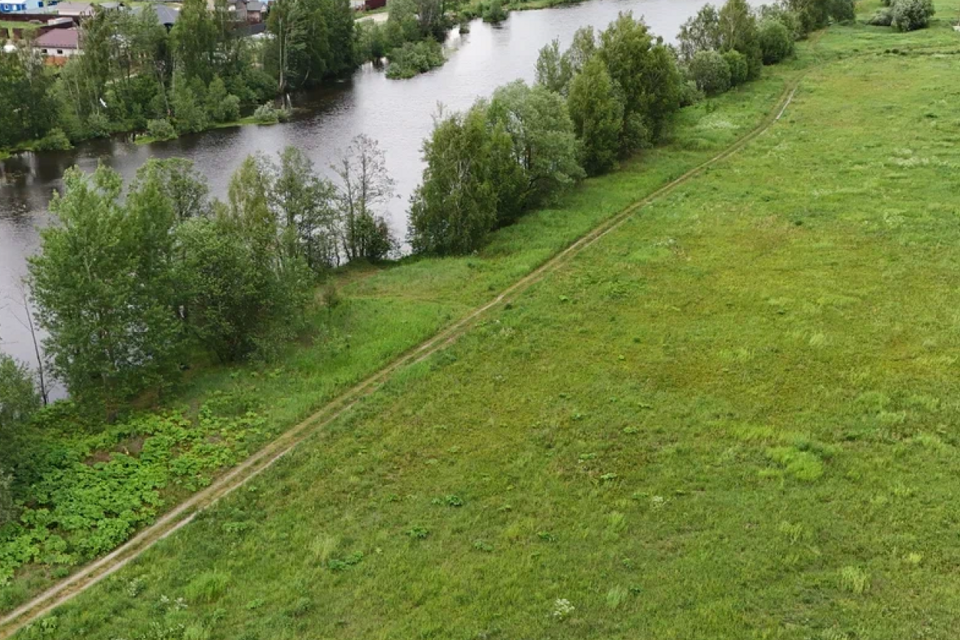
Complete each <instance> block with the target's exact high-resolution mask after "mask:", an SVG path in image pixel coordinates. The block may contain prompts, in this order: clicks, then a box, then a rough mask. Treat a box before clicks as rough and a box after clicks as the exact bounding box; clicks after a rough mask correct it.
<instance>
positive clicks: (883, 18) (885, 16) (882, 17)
mask: <svg viewBox="0 0 960 640" xmlns="http://www.w3.org/2000/svg"><path fill="white" fill-rule="evenodd" d="M867 24H869V25H871V26H874V27H889V26H890V25H892V24H893V12H892V11H891V10H890V9H889V8H881V9H877V12H876V13H874V14H873V15H872V16H871V17H870V18H869V19H868V20H867Z"/></svg>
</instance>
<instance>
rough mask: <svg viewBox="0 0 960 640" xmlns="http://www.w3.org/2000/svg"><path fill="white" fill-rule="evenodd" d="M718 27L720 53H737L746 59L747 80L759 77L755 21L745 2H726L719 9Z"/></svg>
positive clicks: (759, 61) (761, 66) (736, 0)
mask: <svg viewBox="0 0 960 640" xmlns="http://www.w3.org/2000/svg"><path fill="white" fill-rule="evenodd" d="M718 27H719V30H720V39H721V43H722V44H721V48H720V51H721V52H726V51H730V50H734V51H739V52H740V53H741V54H743V56H744V57H745V58H746V59H747V79H748V80H753V79H756V78H758V77H760V72H761V70H762V68H763V52H762V51H761V48H760V37H759V34H758V33H757V19H756V17H755V16H754V15H753V10H752V9H751V8H750V5H749V4H747V0H727V1H726V3H724V5H723V7H722V8H721V9H720V14H719V21H718Z"/></svg>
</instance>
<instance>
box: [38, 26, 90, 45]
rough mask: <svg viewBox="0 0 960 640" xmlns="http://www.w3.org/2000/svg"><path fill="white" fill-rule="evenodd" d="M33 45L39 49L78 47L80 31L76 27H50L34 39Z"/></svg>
mask: <svg viewBox="0 0 960 640" xmlns="http://www.w3.org/2000/svg"><path fill="white" fill-rule="evenodd" d="M33 46H34V47H36V48H39V49H79V48H80V31H79V30H78V29H77V28H76V27H71V28H70V29H51V30H50V31H47V32H46V33H45V34H43V35H42V36H40V37H39V38H37V39H36V40H34V41H33Z"/></svg>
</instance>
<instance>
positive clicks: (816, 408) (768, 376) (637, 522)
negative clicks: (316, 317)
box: [5, 2, 960, 640]
mask: <svg viewBox="0 0 960 640" xmlns="http://www.w3.org/2000/svg"><path fill="white" fill-rule="evenodd" d="M939 7H940V8H941V14H942V15H943V14H945V13H947V11H948V10H950V11H954V12H955V11H956V9H957V7H956V3H955V2H954V3H940V4H939ZM866 8H867V9H869V7H866ZM910 47H928V48H930V49H932V48H935V47H939V48H941V49H943V50H945V51H946V50H950V49H951V48H953V49H955V50H960V36H955V35H954V34H953V32H952V31H950V30H949V28H948V27H947V25H946V24H945V23H943V22H941V23H940V24H939V25H938V26H937V28H936V29H934V30H931V31H928V32H924V33H921V34H911V35H907V36H899V35H893V34H890V32H889V31H888V30H883V29H868V28H866V27H850V28H837V29H832V30H830V31H828V32H827V33H826V34H825V35H824V36H823V37H821V38H818V39H817V40H816V41H815V43H810V44H807V45H805V46H804V47H803V49H802V50H801V54H800V56H799V57H798V60H797V61H796V62H794V63H792V64H791V65H788V66H786V67H784V68H780V69H778V70H776V71H771V72H769V73H768V75H767V76H766V78H765V79H764V80H762V81H761V82H759V83H756V84H754V85H751V86H750V87H747V88H745V89H742V90H740V91H737V92H733V93H731V94H728V95H726V96H724V97H723V98H721V99H720V100H717V101H713V102H711V103H709V104H704V105H700V106H698V107H696V108H694V109H690V110H687V111H685V112H684V113H683V114H682V115H681V118H680V122H679V123H678V126H677V131H676V139H675V141H674V143H673V144H672V145H670V146H669V147H666V148H664V149H661V150H658V151H656V152H652V153H650V154H648V155H646V156H645V157H644V158H643V159H641V160H639V161H637V162H635V163H632V164H630V165H629V166H627V167H625V168H624V170H623V171H622V172H620V173H618V174H615V175H612V176H608V177H605V178H602V179H599V180H594V181H588V182H587V183H586V184H585V185H584V186H583V187H582V188H579V189H578V190H576V191H575V192H573V193H572V194H570V196H569V197H567V198H565V199H564V201H563V202H562V203H560V205H558V206H557V207H556V208H554V209H552V210H548V211H546V210H545V211H542V212H538V213H537V214H535V215H531V216H529V217H528V218H525V219H524V220H523V221H522V222H521V223H520V224H519V225H517V226H516V227H513V228H510V229H507V230H504V231H503V232H501V233H498V234H497V236H496V237H495V239H494V242H493V243H492V244H491V245H490V246H489V247H488V248H487V249H486V250H485V251H484V252H483V253H482V254H480V255H478V256H475V257H470V258H461V259H450V260H443V261H437V260H424V261H420V262H407V263H404V264H401V265H399V266H396V267H394V268H391V269H388V270H385V271H379V272H375V271H366V272H365V271H349V272H346V273H344V274H341V278H342V280H341V290H342V293H343V294H344V296H345V298H346V300H347V301H346V303H345V304H343V305H341V306H340V307H338V308H337V309H335V310H333V311H332V312H329V314H330V317H329V318H328V321H329V324H328V327H329V328H328V329H326V330H325V333H324V334H323V335H318V336H316V337H315V338H316V339H315V340H314V341H312V343H311V344H309V345H305V346H304V348H302V349H298V350H297V351H295V352H292V353H291V354H290V355H289V357H288V358H287V360H286V361H285V363H284V366H283V368H282V369H281V370H280V371H279V372H278V373H276V374H275V375H263V372H262V371H259V370H256V369H254V368H250V369H248V370H246V371H242V372H237V371H234V372H225V371H224V372H216V371H211V372H205V373H200V374H198V375H197V376H196V377H195V378H193V379H192V380H191V381H190V388H189V389H188V390H186V392H185V393H186V395H185V396H184V397H183V398H182V402H183V403H184V405H185V406H191V405H194V404H196V403H197V402H199V400H200V399H202V398H204V397H207V396H208V395H209V394H211V393H213V392H215V391H216V390H224V389H240V390H241V391H242V392H243V393H245V394H247V395H249V396H255V397H256V398H257V400H258V410H259V411H260V412H261V413H262V415H263V416H264V418H265V420H266V421H267V423H268V426H267V427H266V429H265V432H264V438H267V437H270V435H271V434H275V433H278V432H280V431H282V430H283V429H284V428H286V427H287V426H289V425H290V424H292V423H293V422H295V421H296V420H298V419H300V418H302V417H303V416H305V415H307V414H308V413H309V412H310V411H311V410H312V409H314V408H316V407H317V406H319V405H320V404H322V402H324V401H325V400H326V399H329V398H330V397H332V396H333V395H335V394H336V393H337V391H339V390H341V389H343V388H344V387H345V386H347V385H348V384H349V383H351V382H353V381H355V380H357V379H360V378H362V377H363V376H364V375H366V374H367V373H369V372H370V371H372V370H374V369H376V368H377V367H378V366H380V364H382V363H383V362H385V361H387V360H388V359H390V358H391V357H393V356H395V355H397V354H399V353H401V352H403V351H405V350H406V349H408V348H410V346H412V345H413V344H416V343H417V342H419V341H420V340H422V339H423V338H425V337H426V336H428V335H430V334H432V333H434V332H435V331H436V330H437V329H438V328H439V327H441V326H443V325H444V324H447V323H449V322H450V321H451V320H452V319H453V318H456V317H459V316H461V315H463V314H464V313H465V312H466V311H467V310H468V309H471V308H473V307H475V306H476V305H478V304H480V303H481V302H483V301H485V300H488V299H489V298H490V297H492V295H493V293H494V292H496V291H500V290H502V289H503V288H505V287H506V286H508V285H509V284H510V283H512V282H514V281H515V280H517V279H518V278H519V277H521V276H523V275H524V274H526V273H529V272H530V270H531V269H533V268H534V267H535V266H536V265H537V264H540V263H542V262H543V260H545V259H546V258H547V257H549V256H550V255H553V254H555V253H556V252H557V251H558V250H560V249H561V248H562V247H564V246H566V245H568V244H569V243H570V242H571V241H572V240H573V239H574V238H576V237H579V236H580V235H582V234H583V233H585V232H586V231H587V230H588V229H590V228H591V227H593V226H595V225H596V224H597V223H598V222H600V221H601V220H603V219H605V218H608V217H609V216H611V215H612V214H613V213H615V212H616V211H618V210H620V209H621V208H622V207H624V206H625V205H627V204H628V203H630V202H632V201H635V200H637V199H639V198H641V197H643V196H644V195H645V194H647V193H650V192H651V191H653V190H654V189H655V188H656V187H657V186H659V185H661V184H663V183H665V182H667V181H668V180H670V179H671V178H674V177H677V176H679V175H681V174H682V173H683V172H684V171H686V170H687V169H689V168H690V167H692V166H695V165H696V164H698V163H699V162H701V161H702V160H704V159H706V158H708V157H711V156H712V155H713V154H715V153H716V152H717V151H718V150H720V149H722V148H723V147H725V146H726V145H728V144H730V143H731V142H732V141H734V140H735V139H736V138H737V137H738V136H739V135H742V134H743V133H744V132H745V131H747V130H749V129H750V128H752V126H754V125H755V124H756V123H757V122H758V121H759V120H760V118H761V117H762V116H763V115H764V114H765V113H766V111H768V110H769V109H770V108H771V107H772V105H773V104H774V103H775V102H776V97H777V96H779V95H780V93H781V91H782V89H783V86H784V84H785V81H786V79H787V78H790V77H793V75H794V74H797V73H799V72H800V71H801V70H803V69H809V72H808V74H807V75H806V77H805V78H804V80H803V83H802V85H801V89H800V90H799V91H798V93H797V94H796V98H795V100H794V102H793V103H792V105H791V106H790V107H789V109H788V110H787V112H786V114H785V116H784V118H783V119H782V120H781V121H780V122H779V123H778V124H777V125H776V126H775V127H773V128H772V129H771V130H770V131H768V132H767V133H765V134H764V135H763V136H761V137H760V138H758V139H757V140H755V141H754V142H752V143H751V144H750V146H749V147H748V148H747V149H746V150H744V151H743V152H741V153H740V154H738V155H736V156H734V157H732V158H730V159H728V160H726V161H724V162H723V163H722V164H720V165H717V166H715V167H714V168H711V169H710V170H709V171H708V172H707V173H706V174H704V175H702V176H700V177H699V178H697V179H695V180H693V181H691V182H689V183H688V184H686V185H684V186H682V187H680V188H679V189H678V190H676V191H675V192H673V193H672V194H671V195H669V196H668V197H666V198H664V199H662V200H659V201H657V202H656V203H655V204H654V205H652V206H650V207H647V208H645V209H644V210H643V211H642V212H641V213H640V214H638V215H637V216H636V217H634V218H633V219H631V221H630V222H628V223H627V224H626V225H624V226H622V227H620V228H618V229H617V230H616V231H615V232H613V233H611V234H609V235H607V236H605V237H604V238H603V239H602V240H601V241H599V242H598V243H596V244H595V245H593V246H592V247H590V248H589V249H588V250H586V251H585V252H584V253H582V254H580V255H579V256H578V257H577V258H575V259H574V260H573V261H571V262H570V263H568V264H567V265H566V266H565V267H564V268H563V269H562V270H561V271H559V272H556V273H554V274H552V275H551V276H550V277H549V278H548V279H546V280H545V281H543V282H541V283H540V284H538V285H536V286H535V287H534V288H533V289H532V290H530V291H528V292H527V293H526V294H524V295H523V296H522V297H521V298H520V299H519V300H518V301H516V302H515V303H513V304H512V305H511V306H510V308H505V309H501V310H499V311H497V312H496V313H494V314H493V315H492V316H490V317H489V318H487V319H486V320H485V321H484V322H483V323H482V324H481V325H480V326H479V327H477V328H476V329H474V330H472V331H471V332H469V333H468V334H467V335H466V336H464V337H463V338H462V339H461V340H460V341H459V342H458V343H457V344H455V345H454V346H452V347H450V348H449V349H448V350H446V351H444V352H443V353H441V354H440V355H438V356H436V357H434V358H432V359H431V360H430V361H429V362H426V363H423V364H421V365H418V366H416V367H412V368H409V369H406V370H404V371H403V372H402V374H401V375H399V376H397V377H396V378H395V379H394V380H393V381H392V382H391V383H389V384H388V385H387V386H386V387H385V388H384V389H382V390H381V391H380V392H378V393H377V394H375V395H374V396H372V397H371V398H369V399H368V400H367V401H366V402H364V403H362V404H361V405H360V406H359V407H358V408H357V409H356V410H355V411H354V412H353V413H352V414H351V415H350V416H348V417H347V418H346V419H344V420H342V421H340V422H338V423H336V424H335V425H334V426H333V427H332V428H331V429H329V430H327V431H326V432H324V433H322V434H321V435H318V436H317V437H315V438H313V439H312V440H310V441H309V442H307V443H306V444H305V445H304V446H301V447H300V448H299V449H297V450H296V452H295V453H294V454H292V455H290V456H288V457H287V458H285V459H284V460H283V461H282V462H280V463H279V464H278V465H277V466H276V467H275V468H273V469H272V470H270V471H268V472H267V473H266V474H265V475H264V476H262V477H261V478H259V479H258V480H257V481H255V483H254V484H253V485H251V486H249V487H247V488H245V489H243V490H241V491H240V492H239V493H238V494H235V495H234V496H232V497H231V498H229V499H227V500H225V501H224V502H222V503H220V504H219V505H218V506H217V507H216V508H214V509H211V510H209V511H207V512H205V513H204V514H203V515H202V517H201V519H200V520H198V521H197V522H195V523H194V524H192V525H190V526H188V527H187V528H185V529H184V530H182V531H181V532H179V533H177V534H176V535H174V536H172V537H170V538H168V539H167V540H165V541H164V542H163V543H161V544H160V545H158V546H157V547H155V548H154V549H153V550H152V551H150V552H149V553H147V554H146V555H145V556H144V557H142V558H141V559H140V560H139V561H138V562H136V563H135V564H134V565H132V566H130V567H127V568H126V569H124V570H122V571H121V572H119V573H118V574H116V575H115V576H113V577H111V578H109V579H108V580H107V581H106V582H105V583H104V584H102V585H101V586H99V587H97V588H95V589H93V590H92V591H90V592H87V593H86V594H84V595H81V596H80V597H78V598H77V599H76V600H75V601H73V602H72V603H70V604H69V605H67V606H65V607H63V608H62V609H60V610H58V611H57V612H56V614H55V615H54V616H51V617H48V618H47V619H45V620H43V621H41V622H40V623H38V624H36V625H34V626H33V627H32V628H30V629H29V630H27V631H25V632H24V633H23V634H22V636H23V637H29V638H32V637H63V638H75V637H83V638H102V639H104V640H108V639H112V638H128V639H130V638H181V637H182V638H185V639H186V638H194V639H199V638H224V639H226V638H230V639H234V638H247V639H251V640H252V639H255V638H263V639H267V638H270V639H274V638H464V639H467V638H533V637H536V638H611V639H612V638H624V639H626V638H647V637H650V638H694V637H708V638H750V637H755V638H798V639H800V638H824V639H831V640H833V639H840V638H850V639H853V638H870V639H879V638H890V639H894V638H897V639H899V638H904V637H923V638H950V637H953V635H954V632H953V630H954V627H955V619H956V617H957V612H958V611H960V588H958V587H960V585H958V584H957V578H956V575H957V564H958V562H960V556H958V554H957V551H956V545H955V544H953V541H954V539H955V537H956V533H955V531H956V528H957V526H956V525H957V521H958V520H960V518H958V516H957V515H956V513H955V509H953V508H952V500H951V498H952V496H953V495H954V494H955V493H956V492H957V491H958V490H960V481H958V480H957V477H956V473H955V468H956V462H957V446H958V445H960V437H958V433H957V431H956V429H955V427H954V423H955V422H956V421H957V419H958V418H960V403H958V402H957V400H956V397H957V393H956V392H957V390H958V386H960V383H958V379H957V376H956V370H957V369H956V367H957V362H958V358H960V334H958V330H960V311H958V309H960V291H958V290H957V287H956V284H955V283H956V282H957V278H958V276H960V249H958V244H960V243H958V239H960V224H958V220H960V219H958V209H957V205H956V202H955V201H956V194H957V193H958V187H960V173H958V171H957V169H958V166H960V145H958V142H960V100H958V95H960V88H958V85H956V84H955V83H950V82H946V81H945V79H946V78H950V77H953V76H955V75H956V69H957V64H958V62H960V56H957V55H952V54H949V55H948V54H937V55H929V54H925V55H920V54H918V53H912V54H909V55H901V54H899V53H893V52H892V49H894V48H896V49H898V50H900V49H901V48H910ZM885 51H889V53H884V52H885ZM852 53H859V54H862V55H859V56H858V57H856V58H851V59H848V60H837V61H830V60H832V59H833V58H840V57H842V56H844V55H850V54H852ZM820 61H830V62H820ZM321 313H324V314H327V313H328V312H326V311H322V312H321ZM48 580H49V576H45V575H43V574H41V573H31V574H29V576H27V577H24V578H23V579H21V580H19V581H16V582H14V583H13V586H12V587H8V588H7V590H6V592H5V593H6V598H7V603H8V605H9V603H12V602H15V601H18V600H20V599H22V598H23V597H25V595H26V594H28V593H30V592H33V591H35V590H36V589H37V588H39V587H40V586H43V585H44V584H47V583H48Z"/></svg>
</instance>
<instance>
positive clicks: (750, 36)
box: [409, 0, 854, 255]
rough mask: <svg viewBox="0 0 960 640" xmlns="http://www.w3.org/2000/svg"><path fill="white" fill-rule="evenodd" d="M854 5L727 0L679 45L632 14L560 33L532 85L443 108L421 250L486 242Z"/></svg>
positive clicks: (417, 207)
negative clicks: (566, 35) (457, 108)
mask: <svg viewBox="0 0 960 640" xmlns="http://www.w3.org/2000/svg"><path fill="white" fill-rule="evenodd" d="M853 11H854V5H853V0H786V2H784V3H781V4H779V5H775V6H767V7H764V8H763V9H761V10H759V11H754V10H753V9H751V8H750V6H749V5H748V4H747V3H746V0H727V2H726V3H725V4H724V5H723V6H722V7H721V8H720V9H717V8H716V7H714V6H712V5H707V6H705V7H704V8H703V9H702V10H701V11H700V12H699V13H698V14H697V16H696V17H694V18H692V19H690V20H689V21H688V22H687V23H686V24H684V25H683V28H682V29H681V32H680V36H679V46H678V47H672V46H668V45H667V44H665V43H664V42H663V40H662V39H661V38H657V37H655V36H654V35H653V34H652V33H651V32H650V30H649V29H648V27H647V26H646V25H645V24H644V23H643V21H642V20H636V19H634V18H633V16H632V15H631V14H629V13H626V14H620V16H619V17H618V18H617V19H616V20H615V21H614V22H612V23H611V24H610V25H609V26H608V27H607V28H606V29H605V30H603V31H601V32H599V33H597V32H595V31H594V29H593V28H592V27H585V28H582V29H580V30H578V31H577V32H576V34H575V35H574V38H573V42H572V43H571V45H570V46H569V48H568V49H567V50H566V51H562V52H561V50H560V45H559V42H557V41H554V42H552V43H551V44H549V45H547V46H546V47H544V48H543V49H542V50H541V51H540V55H539V58H538V60H537V66H536V83H535V84H534V85H533V86H528V85H527V84H526V83H524V82H522V81H517V82H514V83H511V84H509V85H506V86H504V87H501V88H499V89H498V90H497V91H495V92H494V94H493V96H492V98H491V99H489V100H484V99H481V100H478V101H477V102H476V103H475V104H474V105H473V107H471V108H470V109H468V110H467V111H466V112H464V113H453V114H444V113H440V114H439V115H438V116H437V118H436V122H435V126H434V130H433V133H432V134H431V136H430V138H429V139H427V140H426V141H425V142H424V147H423V157H424V161H425V163H426V168H425V170H424V174H423V181H422V184H421V186H420V187H419V188H418V189H417V191H416V192H415V194H414V195H413V198H412V201H411V204H410V212H409V242H410V245H411V246H412V248H413V250H414V251H415V252H416V253H421V254H434V255H451V254H465V253H470V252H472V251H476V250H477V249H479V248H480V247H481V246H482V245H483V243H484V241H485V239H486V238H487V236H488V235H489V233H490V232H491V231H493V230H495V229H497V228H499V227H502V226H505V225H509V224H512V223H513V222H515V221H516V220H517V219H518V217H519V216H520V215H522V213H523V212H524V211H526V210H529V209H530V208H532V207H535V206H538V205H540V204H542V203H544V202H545V201H548V200H549V199H550V198H552V197H554V196H555V195H556V194H557V193H558V192H560V191H561V190H562V189H564V188H566V187H568V186H570V185H572V184H574V183H576V182H577V181H578V180H580V179H581V178H583V177H585V176H596V175H601V174H603V173H606V172H609V171H611V170H613V169H615V168H616V167H617V164H618V162H619V161H620V160H622V159H624V158H626V157H629V156H630V155H632V154H634V153H635V152H637V151H638V150H640V149H643V148H645V147H649V146H651V145H655V144H657V143H658V142H659V141H661V140H662V139H663V137H664V135H665V134H666V132H667V130H668V128H669V123H670V118H671V116H672V115H673V113H675V112H676V111H677V110H678V109H679V108H681V107H682V106H685V105H690V104H693V103H695V102H696V101H698V100H699V99H701V98H702V97H703V96H704V95H715V94H718V93H721V92H723V91H726V90H728V89H730V88H731V87H732V86H736V85H738V84H742V83H744V82H748V81H750V80H753V79H755V78H757V77H759V76H760V74H761V71H762V68H763V65H764V64H776V63H778V62H780V61H782V60H784V59H785V58H787V57H788V56H789V55H790V54H791V53H792V52H793V47H794V41H795V40H797V39H800V38H803V37H805V36H806V34H807V33H809V32H810V31H811V30H813V29H818V28H821V27H823V26H825V25H826V24H827V23H828V22H829V21H831V20H837V21H842V20H848V19H852V18H853Z"/></svg>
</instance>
